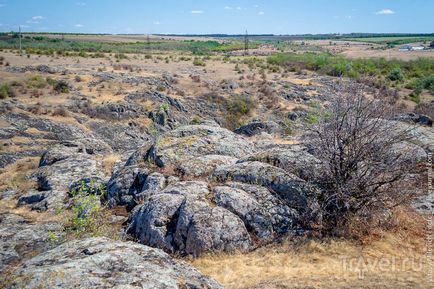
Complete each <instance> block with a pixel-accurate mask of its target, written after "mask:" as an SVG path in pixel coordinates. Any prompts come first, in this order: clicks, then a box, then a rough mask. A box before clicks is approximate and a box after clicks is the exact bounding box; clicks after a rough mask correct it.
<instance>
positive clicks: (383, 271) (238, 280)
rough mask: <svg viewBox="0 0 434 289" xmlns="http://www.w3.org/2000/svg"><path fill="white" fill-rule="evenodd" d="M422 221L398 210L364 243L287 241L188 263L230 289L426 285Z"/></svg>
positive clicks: (404, 286)
mask: <svg viewBox="0 0 434 289" xmlns="http://www.w3.org/2000/svg"><path fill="white" fill-rule="evenodd" d="M421 220H422V221H421ZM411 224H413V226H410V225H411ZM424 224H425V222H423V219H422V218H421V217H420V216H419V217H415V215H413V213H410V212H407V211H405V212H404V211H400V212H397V215H396V224H394V225H393V226H392V228H391V229H390V230H389V231H388V232H382V234H381V235H375V236H372V237H371V238H370V240H369V241H368V240H365V242H364V244H361V243H360V242H355V241H349V240H341V239H328V240H311V239H296V240H292V241H289V240H286V241H284V242H282V243H281V244H278V245H270V246H268V247H264V248H260V249H258V250H256V251H254V252H250V253H247V254H242V253H236V254H222V255H207V256H203V257H201V258H198V259H195V260H192V261H191V262H192V264H193V265H194V266H195V267H197V268H198V269H199V270H200V271H202V272H203V273H205V274H207V275H210V276H212V277H214V278H215V279H216V280H218V281H219V282H221V283H222V284H223V285H224V286H226V287H227V288H232V289H238V288H428V284H426V283H425V280H426V278H425V276H426V273H427V270H428V268H427V262H426V261H427V259H426V257H425V252H426V246H425V235H424V228H423V227H424ZM349 262H352V263H351V264H352V266H350V263H349ZM376 262H381V263H376ZM412 262H413V263H412ZM361 276H362V277H363V278H360V277H361Z"/></svg>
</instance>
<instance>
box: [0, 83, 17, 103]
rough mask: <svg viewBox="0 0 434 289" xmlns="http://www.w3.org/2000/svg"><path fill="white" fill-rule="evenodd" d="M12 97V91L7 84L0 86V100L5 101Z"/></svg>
mask: <svg viewBox="0 0 434 289" xmlns="http://www.w3.org/2000/svg"><path fill="white" fill-rule="evenodd" d="M13 96H14V93H13V90H12V88H11V86H10V85H9V84H8V83H5V84H2V85H1V86H0V99H5V98H8V97H13Z"/></svg>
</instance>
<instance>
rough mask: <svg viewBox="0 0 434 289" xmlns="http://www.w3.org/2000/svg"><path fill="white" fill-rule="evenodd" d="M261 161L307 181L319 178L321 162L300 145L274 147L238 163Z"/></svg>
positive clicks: (242, 159)
mask: <svg viewBox="0 0 434 289" xmlns="http://www.w3.org/2000/svg"><path fill="white" fill-rule="evenodd" d="M246 161H259V162H263V163H267V164H270V165H273V166H275V167H278V168H281V169H284V170H285V171H286V172H289V173H292V174H294V175H296V176H298V177H299V178H301V179H303V180H306V181H314V180H316V179H317V178H318V177H319V173H320V168H321V162H320V161H319V160H318V159H317V158H315V157H314V156H313V155H311V154H310V153H309V152H308V151H307V148H305V147H303V146H300V145H292V146H286V147H285V148H280V147H276V146H275V147H273V148H271V149H266V150H263V151H260V152H258V153H255V154H251V155H248V156H246V157H244V158H241V159H240V160H239V161H238V162H239V163H242V162H246Z"/></svg>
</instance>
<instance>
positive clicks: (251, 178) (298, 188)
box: [213, 161, 314, 210]
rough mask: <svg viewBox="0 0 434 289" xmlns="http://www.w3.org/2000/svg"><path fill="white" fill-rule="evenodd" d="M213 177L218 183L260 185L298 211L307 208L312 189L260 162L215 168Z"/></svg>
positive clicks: (287, 174)
mask: <svg viewBox="0 0 434 289" xmlns="http://www.w3.org/2000/svg"><path fill="white" fill-rule="evenodd" d="M213 177H214V178H215V179H216V180H218V181H223V182H224V181H235V182H242V183H247V184H255V185H260V186H264V187H266V188H268V189H269V190H272V191H273V192H276V193H277V194H278V195H279V196H280V197H281V198H283V199H285V200H286V201H287V202H288V204H290V205H291V206H292V207H294V208H297V209H298V210H304V209H305V208H306V207H307V202H308V195H309V194H313V193H314V188H312V187H311V186H310V185H308V184H307V183H306V182H305V181H304V180H302V179H300V178H299V177H297V176H296V175H294V174H291V173H287V172H286V171H284V170H282V169H280V168H277V167H274V166H271V165H268V164H265V163H261V162H256V161H254V162H243V163H237V164H235V165H230V166H223V167H219V168H217V169H216V170H215V171H214V173H213Z"/></svg>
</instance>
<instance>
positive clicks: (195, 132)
mask: <svg viewBox="0 0 434 289" xmlns="http://www.w3.org/2000/svg"><path fill="white" fill-rule="evenodd" d="M252 150H253V151H254V146H253V144H252V143H251V142H250V141H249V140H247V139H245V138H243V137H240V136H238V135H236V134H234V133H232V132H231V131H229V130H227V129H224V128H221V127H218V126H209V125H190V126H183V127H179V128H177V129H175V130H173V131H170V132H168V133H166V134H163V135H162V136H161V137H160V138H158V140H157V142H156V144H155V145H154V146H153V147H152V148H151V149H150V150H149V152H148V156H147V157H148V159H149V160H150V161H152V162H154V163H155V164H156V165H157V166H159V167H165V166H168V165H173V166H175V167H177V166H178V165H179V164H181V163H184V162H186V161H188V160H190V159H192V158H193V157H198V156H204V155H222V156H229V157H242V156H245V155H247V154H248V153H251V152H252ZM210 161H213V160H212V158H211V159H210Z"/></svg>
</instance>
